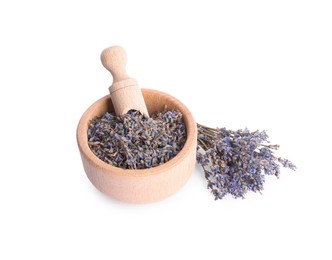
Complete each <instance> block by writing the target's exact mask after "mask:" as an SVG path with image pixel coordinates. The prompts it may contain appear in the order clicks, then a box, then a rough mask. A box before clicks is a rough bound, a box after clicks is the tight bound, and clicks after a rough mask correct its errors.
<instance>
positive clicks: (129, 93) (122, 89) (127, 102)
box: [100, 46, 149, 116]
mask: <svg viewBox="0 0 332 260" xmlns="http://www.w3.org/2000/svg"><path fill="white" fill-rule="evenodd" d="M100 59H101V62H102V64H103V66H104V67H105V68H106V69H107V70H108V71H109V72H111V74H112V76H113V84H112V86H110V88H109V91H110V95H111V99H112V102H113V106H114V110H115V113H116V114H117V115H123V114H125V113H127V112H128V111H129V110H131V109H135V110H138V111H140V112H141V113H142V114H145V115H146V116H149V113H148V110H147V108H146V105H145V102H144V98H143V95H142V92H141V90H140V88H139V87H138V85H137V81H136V80H135V79H132V78H130V77H129V76H128V75H127V72H126V64H127V55H126V52H125V51H124V49H123V48H122V47H120V46H112V47H109V48H106V49H105V50H103V52H102V53H101V55H100Z"/></svg>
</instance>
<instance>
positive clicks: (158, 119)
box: [88, 110, 187, 169]
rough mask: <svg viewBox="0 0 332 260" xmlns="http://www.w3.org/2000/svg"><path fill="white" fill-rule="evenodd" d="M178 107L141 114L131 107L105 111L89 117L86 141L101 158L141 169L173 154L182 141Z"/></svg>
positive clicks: (164, 160)
mask: <svg viewBox="0 0 332 260" xmlns="http://www.w3.org/2000/svg"><path fill="white" fill-rule="evenodd" d="M186 138H187V135H186V127H185V124H184V123H183V120H182V114H181V112H179V111H166V110H165V111H164V112H160V113H156V114H155V115H152V116H151V117H150V118H147V117H145V116H144V115H142V114H141V113H140V112H138V111H135V110H131V111H129V112H128V113H127V114H125V115H123V116H115V115H113V114H112V113H108V112H107V113H105V114H104V115H102V116H100V117H95V118H94V119H92V120H91V122H90V125H89V128H88V144H89V147H90V149H91V150H92V152H93V153H94V154H95V155H96V156H97V157H98V158H99V159H101V160H103V161H104V162H106V163H109V164H111V165H113V166H116V167H121V168H124V169H145V168H151V167H155V166H158V165H160V164H163V163H165V162H167V161H169V160H170V159H172V158H173V157H174V156H176V155H177V154H178V153H179V152H180V150H181V149H182V147H183V146H184V143H185V141H186Z"/></svg>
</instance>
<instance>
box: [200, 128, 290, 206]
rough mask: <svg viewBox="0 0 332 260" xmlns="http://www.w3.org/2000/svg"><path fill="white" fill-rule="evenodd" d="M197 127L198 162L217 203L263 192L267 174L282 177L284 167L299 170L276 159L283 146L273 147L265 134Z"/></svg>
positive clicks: (284, 160)
mask: <svg viewBox="0 0 332 260" xmlns="http://www.w3.org/2000/svg"><path fill="white" fill-rule="evenodd" d="M197 126H198V146H197V162H198V163H199V164H200V165H201V166H202V167H203V170H204V174H205V178H206V180H207V187H208V189H210V190H211V192H212V194H213V195H214V197H215V199H216V200H217V199H222V198H223V197H224V196H226V195H227V194H231V195H233V197H235V198H239V197H241V198H244V195H245V194H246V193H247V192H248V191H254V192H257V191H258V192H261V191H262V190H263V184H264V181H265V175H275V176H276V177H279V174H280V164H281V165H282V166H283V167H286V168H290V169H292V170H295V169H296V166H295V165H294V164H293V163H292V162H291V161H289V160H287V159H283V158H277V157H275V155H274V152H273V150H277V149H278V148H279V145H271V144H269V142H268V135H267V134H266V132H265V131H255V132H250V131H249V130H248V129H244V130H237V131H232V130H226V128H219V129H214V128H209V127H206V126H203V125H200V124H197Z"/></svg>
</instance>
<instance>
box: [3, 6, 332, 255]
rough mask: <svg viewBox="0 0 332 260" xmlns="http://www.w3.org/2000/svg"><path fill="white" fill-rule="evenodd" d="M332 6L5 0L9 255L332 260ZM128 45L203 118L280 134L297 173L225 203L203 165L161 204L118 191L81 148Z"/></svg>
mask: <svg viewBox="0 0 332 260" xmlns="http://www.w3.org/2000/svg"><path fill="white" fill-rule="evenodd" d="M331 35H332V6H331V1H319V0H315V1H305V0H303V1H291V0H287V1H207V0H205V1H164V2H161V1H159V2H157V1H1V3H0V37H1V40H0V113H1V127H0V140H1V148H0V149H1V150H0V153H1V156H0V160H1V164H0V174H1V175H0V177H1V179H0V211H1V213H0V240H1V241H0V258H1V259H83V258H84V259H192V258H194V257H195V259H301V258H304V257H306V259H332V253H331V232H332V228H331V218H332V215H331V191H330V188H331V180H332V178H331V175H332V170H331V145H332V143H331V115H330V111H332V109H331V108H332V106H331V94H330V93H331V92H329V89H330V88H331V86H332V76H331V75H332V74H331V71H332V51H331V50H332V36H331ZM115 44H117V45H121V46H123V47H124V48H125V49H126V51H127V55H128V58H129V61H128V66H127V71H128V74H129V75H130V76H132V77H133V78H136V79H137V80H138V81H139V84H140V86H141V87H146V88H152V89H157V90H160V91H163V92H167V93H169V94H171V95H173V96H175V97H176V98H178V99H180V100H181V101H182V102H183V103H184V104H185V105H187V106H188V108H189V109H190V110H191V112H192V113H193V115H194V116H195V118H196V120H197V121H198V122H200V123H203V124H206V125H210V126H219V127H224V126H225V127H227V128H230V129H238V128H244V127H248V128H249V129H251V130H256V129H261V130H263V129H266V130H267V131H268V134H269V136H270V140H271V141H272V142H273V143H278V144H280V145H281V149H280V151H279V155H281V156H284V157H286V158H289V159H291V160H292V161H293V162H294V163H295V164H296V165H297V167H298V170H297V171H296V172H293V171H290V170H287V169H282V174H281V178H280V179H276V178H274V177H272V176H270V177H267V180H266V185H265V190H264V192H263V194H262V195H260V194H254V193H252V194H248V195H247V197H246V199H244V200H242V199H237V200H235V199H233V198H231V197H226V198H225V199H224V200H221V201H214V199H213V196H212V195H211V194H210V193H209V191H208V190H207V189H206V182H205V179H204V177H203V174H202V171H201V170H200V168H199V167H196V169H195V171H194V173H193V175H192V177H191V179H190V180H189V181H188V183H187V184H186V185H185V187H184V188H183V189H181V190H180V191H179V192H178V193H176V194H175V195H173V196H172V197H170V198H168V199H166V200H164V201H162V202H159V203H154V204H149V205H130V204H124V203H120V202H117V201H114V200H113V199H110V198H108V197H106V196H105V195H103V194H101V193H100V192H99V191H98V190H96V189H95V188H94V187H93V186H92V184H91V183H90V182H89V180H88V179H87V177H86V175H85V173H84V170H83V167H82V163H81V159H80V156H79V152H78V148H77V144H76V136H75V134H76V126H77V123H78V120H79V118H80V117H81V115H82V114H83V112H84V111H85V110H86V109H87V108H88V106H90V105H91V104H92V103H93V102H94V101H96V100H97V99H99V98H100V97H102V96H104V95H106V94H107V93H108V87H109V85H110V84H111V82H112V77H111V75H110V74H109V73H108V72H107V71H106V70H105V69H104V68H103V67H102V65H101V63H100V60H99V55H100V52H101V51H102V50H103V49H104V48H106V47H108V46H111V45H115Z"/></svg>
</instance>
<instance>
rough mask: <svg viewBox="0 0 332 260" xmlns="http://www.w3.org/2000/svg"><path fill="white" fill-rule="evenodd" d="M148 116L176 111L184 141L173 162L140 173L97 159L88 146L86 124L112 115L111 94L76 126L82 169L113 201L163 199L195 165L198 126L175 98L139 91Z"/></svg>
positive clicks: (184, 179) (153, 91)
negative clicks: (185, 138) (185, 135)
mask: <svg viewBox="0 0 332 260" xmlns="http://www.w3.org/2000/svg"><path fill="white" fill-rule="evenodd" d="M142 93H143V97H144V100H145V102H146V105H147V109H148V111H149V113H151V114H153V113H155V112H158V111H163V109H164V106H165V105H166V106H167V107H168V109H178V110H179V111H181V113H182V114H183V118H184V123H185V125H186V128H187V140H186V143H185V145H184V147H183V148H182V150H181V151H180V152H179V153H178V155H177V156H175V157H174V158H173V159H171V160H170V161H168V162H167V163H164V164H162V165H160V166H157V167H153V168H150V169H143V170H129V169H121V168H118V167H114V166H111V165H109V164H107V163H105V162H104V161H102V160H100V159H99V158H98V157H96V156H95V155H94V154H93V153H92V151H91V150H90V148H89V146H88V140H87V130H88V125H89V121H90V120H91V119H92V118H93V117H94V116H100V115H102V114H104V113H105V112H106V111H108V112H113V111H114V107H113V103H112V99H111V97H110V95H107V96H105V97H103V98H101V99H100V100H98V101H96V102H95V103H94V104H93V105H91V106H90V107H89V108H88V109H87V111H86V112H85V113H84V114H83V116H82V118H81V119H80V121H79V124H78V127H77V143H78V147H79V150H80V154H81V158H82V162H83V166H84V170H85V172H86V174H87V176H88V178H89V180H90V181H91V182H92V183H93V185H94V186H95V187H96V188H97V189H99V190H100V191H102V192H103V193H105V194H107V195H109V196H111V197H112V198H114V199H117V200H120V201H123V202H129V203H151V202H155V201H159V200H162V199H165V198H166V197H168V196H170V195H172V194H174V193H175V192H176V191H178V190H179V189H180V188H181V187H182V186H183V185H184V184H185V183H186V181H187V180H188V178H189V177H190V176H191V174H192V172H193V170H194V167H195V163H196V145H197V126H196V122H195V120H194V118H193V116H192V114H191V113H190V111H189V110H188V109H187V108H186V107H185V106H184V105H183V104H182V103H181V102H180V101H178V100H177V99H175V98H174V97H172V96H170V95H168V94H166V93H162V92H159V91H156V90H150V89H142Z"/></svg>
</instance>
